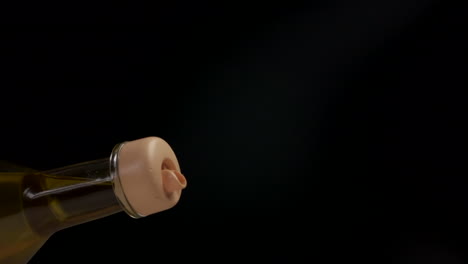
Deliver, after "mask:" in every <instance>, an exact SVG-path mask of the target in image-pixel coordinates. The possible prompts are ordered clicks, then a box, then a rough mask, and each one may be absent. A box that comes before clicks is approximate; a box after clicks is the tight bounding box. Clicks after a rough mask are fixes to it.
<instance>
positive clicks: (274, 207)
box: [0, 0, 468, 263]
mask: <svg viewBox="0 0 468 264" xmlns="http://www.w3.org/2000/svg"><path fill="white" fill-rule="evenodd" d="M466 11H467V10H466V9H464V7H463V6H461V5H460V4H456V3H455V2H453V3H451V2H450V1H430V0H428V1H413V0H407V1H394V0H392V1H390V0H388V1H387V0H385V1H370V0H367V1H310V2H308V3H294V2H291V1H284V2H283V3H266V4H257V5H254V4H252V3H239V2H234V1H232V2H230V3H223V4H221V3H208V2H203V1H201V2H200V1H191V2H182V1H163V2H162V3H157V4H150V3H149V2H147V3H136V2H135V3H133V4H123V3H116V2H106V3H101V4H99V5H97V4H96V3H93V4H90V5H84V4H83V5H79V4H76V5H72V4H67V5H65V4H63V3H59V4H54V5H47V4H44V3H43V2H37V3H35V4H32V5H26V6H22V7H20V8H19V9H15V12H11V11H10V10H9V9H8V8H4V9H3V10H2V13H3V14H4V15H2V17H3V19H4V25H5V26H6V28H7V29H6V31H4V32H3V33H2V37H1V38H2V42H3V44H4V47H3V48H2V51H1V53H2V58H1V64H2V65H3V70H2V73H1V80H2V81H1V94H0V99H1V104H0V109H1V128H2V129H1V134H0V135H1V138H0V140H1V148H0V158H1V159H6V160H10V161H12V162H16V163H19V164H22V165H24V166H27V167H32V168H36V169H49V168H54V167H59V166H63V165H68V164H73V163H75V162H81V161H86V160H91V159H95V158H101V157H107V156H108V155H109V153H110V151H111V150H112V147H113V146H114V144H116V143H119V142H121V141H125V140H132V139H137V138H141V137H146V136H159V137H162V138H164V139H166V140H167V141H168V142H169V143H170V144H171V145H172V147H173V148H174V150H175V152H176V154H177V155H178V157H179V161H180V164H181V167H182V170H183V172H184V173H185V174H186V176H187V179H188V183H189V184H188V188H187V189H186V191H185V192H184V194H183V197H182V199H181V201H180V203H179V204H178V205H177V206H176V207H174V208H173V209H171V210H168V211H165V212H162V213H160V214H156V215H153V216H149V217H147V218H144V219H139V220H134V219H131V218H129V217H127V216H126V215H125V214H123V213H121V214H117V215H113V216H110V217H107V218H104V219H100V220H97V221H94V222H91V223H88V224H84V225H80V226H76V227H73V228H70V229H68V230H63V231H61V232H59V233H56V234H55V235H54V236H53V237H52V238H51V239H50V240H49V241H48V242H47V244H46V245H45V246H44V247H43V248H42V249H41V250H40V251H39V252H38V254H37V255H36V256H35V257H34V258H33V260H32V261H31V263H75V262H76V263H87V261H89V262H90V263H94V262H99V261H102V262H111V261H119V260H121V259H123V258H124V259H125V258H133V259H134V261H132V263H152V262H158V261H160V260H159V259H158V258H160V257H161V256H164V257H165V258H168V257H174V256H175V257H177V258H179V259H180V260H181V261H189V262H207V261H208V262H216V263H225V262H227V261H231V260H235V261H244V262H249V261H252V260H255V261H259V263H265V262H267V263H271V262H273V261H279V262H285V263H286V262H288V263H291V262H292V263H306V262H307V263H315V262H316V263H328V262H330V263H331V262H336V261H347V262H348V261H358V262H363V261H370V262H372V263H388V262H392V263H463V262H464V261H465V255H466V252H467V243H466V242H467V240H468V232H467V228H466V223H467V221H468V219H467V218H466V217H465V211H466V209H467V206H468V204H467V203H468V200H467V197H466V189H467V187H468V186H467V183H466V176H467V166H466V164H467V162H466V160H467V152H466V143H467V142H466V135H467V131H466V128H465V126H466V125H465V124H466V121H467V120H466V119H467V118H466V116H467V115H466V98H465V97H464V95H463V93H462V90H463V88H466V86H467V78H466V70H467V67H466V66H467V64H466V62H467V61H466V47H467V44H468V43H467V41H466V40H465V39H464V35H466V27H465V25H466V23H465V22H466ZM430 261H433V262H430Z"/></svg>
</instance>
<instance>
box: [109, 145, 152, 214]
mask: <svg viewBox="0 0 468 264" xmlns="http://www.w3.org/2000/svg"><path fill="white" fill-rule="evenodd" d="M127 142H128V141H124V142H122V143H119V144H117V145H115V146H114V149H113V150H112V153H111V155H110V162H109V165H110V168H109V171H110V175H111V178H112V188H113V189H114V194H115V196H116V197H117V201H118V202H119V204H120V206H121V207H122V208H123V210H124V211H125V212H126V213H127V214H128V215H129V216H130V217H132V218H142V217H144V216H143V215H140V214H138V213H137V212H136V211H135V209H134V208H133V207H132V205H131V204H130V203H129V201H128V199H127V197H126V196H125V193H124V191H123V189H122V182H121V180H120V177H119V153H120V150H121V149H122V147H123V146H124V145H125V144H126V143H127Z"/></svg>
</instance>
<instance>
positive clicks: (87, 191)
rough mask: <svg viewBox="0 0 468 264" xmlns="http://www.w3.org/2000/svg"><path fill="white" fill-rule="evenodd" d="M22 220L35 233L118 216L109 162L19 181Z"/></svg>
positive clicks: (63, 169) (88, 164) (88, 163)
mask: <svg viewBox="0 0 468 264" xmlns="http://www.w3.org/2000/svg"><path fill="white" fill-rule="evenodd" d="M23 199H24V208H25V214H26V217H27V218H28V219H29V220H30V222H31V226H32V227H33V228H34V229H35V230H36V231H37V232H39V233H43V232H49V233H50V232H55V231H58V230H60V229H64V228H67V227H70V226H74V225H78V224H82V223H85V222H89V221H92V220H95V219H99V218H102V217H106V216H108V215H111V214H114V213H117V212H121V211H122V210H123V208H122V206H121V203H120V202H119V200H118V198H117V197H116V195H115V192H114V177H113V174H112V173H111V160H109V159H100V160H94V161H90V162H85V163H79V164H75V165H71V166H67V167H63V168H58V169H54V170H49V171H45V172H40V173H35V174H30V175H27V176H25V178H24V180H23Z"/></svg>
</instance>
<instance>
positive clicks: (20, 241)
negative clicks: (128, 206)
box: [0, 172, 121, 264]
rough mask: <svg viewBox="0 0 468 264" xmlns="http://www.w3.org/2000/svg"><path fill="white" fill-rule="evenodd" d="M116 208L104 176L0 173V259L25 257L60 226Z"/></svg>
mask: <svg viewBox="0 0 468 264" xmlns="http://www.w3.org/2000/svg"><path fill="white" fill-rule="evenodd" d="M120 211H121V207H120V206H119V203H118V201H117V200H116V198H115V195H114V192H113V189H112V182H111V181H110V180H105V179H104V180H103V179H90V178H84V177H83V178H82V177H69V176H56V175H45V174H38V173H36V174H31V173H14V172H7V173H0V263H1V264H16V263H27V262H28V260H29V259H31V258H32V256H33V255H34V254H35V253H36V252H37V251H38V250H39V249H40V247H41V246H42V245H43V244H44V243H45V242H46V241H47V239H48V238H49V237H50V236H51V235H52V234H53V233H55V232H57V231H59V230H60V229H64V228H67V227H70V226H74V225H77V224H81V223H84V222H88V221H91V220H94V219H98V218H102V217H104V216H107V215H110V214H113V213H116V212H120Z"/></svg>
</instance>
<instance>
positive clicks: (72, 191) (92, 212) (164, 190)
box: [0, 137, 187, 264]
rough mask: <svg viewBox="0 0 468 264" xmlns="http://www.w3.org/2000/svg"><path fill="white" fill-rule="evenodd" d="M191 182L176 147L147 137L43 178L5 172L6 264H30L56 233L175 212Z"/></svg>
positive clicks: (0, 201)
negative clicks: (108, 219) (118, 217)
mask: <svg viewBox="0 0 468 264" xmlns="http://www.w3.org/2000/svg"><path fill="white" fill-rule="evenodd" d="M186 184H187V182H186V179H185V177H184V176H183V175H182V174H181V172H180V166H179V163H178V161H177V158H176V155H175V154H174V152H173V150H172V149H171V147H170V146H169V145H168V144H167V142H165V141H164V140H163V139H161V138H158V137H147V138H142V139H138V140H134V141H129V142H124V143H121V144H117V145H116V146H115V147H114V149H113V150H112V153H111V155H110V157H109V158H104V159H99V160H93V161H88V162H84V163H79V164H74V165H71V166H67V167H63V168H58V169H53V170H49V171H43V172H31V173H24V172H21V173H16V172H0V263H1V264H7V263H8V264H17V263H18V264H23V263H27V262H28V261H29V260H30V259H31V258H32V257H33V256H34V254H35V253H36V252H37V251H38V250H39V249H40V248H41V246H42V245H43V244H44V243H45V242H46V241H47V239H48V238H49V237H50V236H51V235H53V234H54V233H55V232H57V231H59V230H62V229H64V228H68V227H71V226H75V225H79V224H82V223H85V222H89V221H92V220H95V219H99V218H102V217H105V216H109V215H111V214H114V213H118V212H121V211H125V212H126V213H127V214H128V215H130V216H131V217H133V218H140V217H145V216H147V215H150V214H154V213H157V212H160V211H163V210H167V209H169V208H171V207H173V206H174V205H175V204H176V203H177V202H178V201H179V199H180V195H181V191H182V189H184V188H185V187H186Z"/></svg>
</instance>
